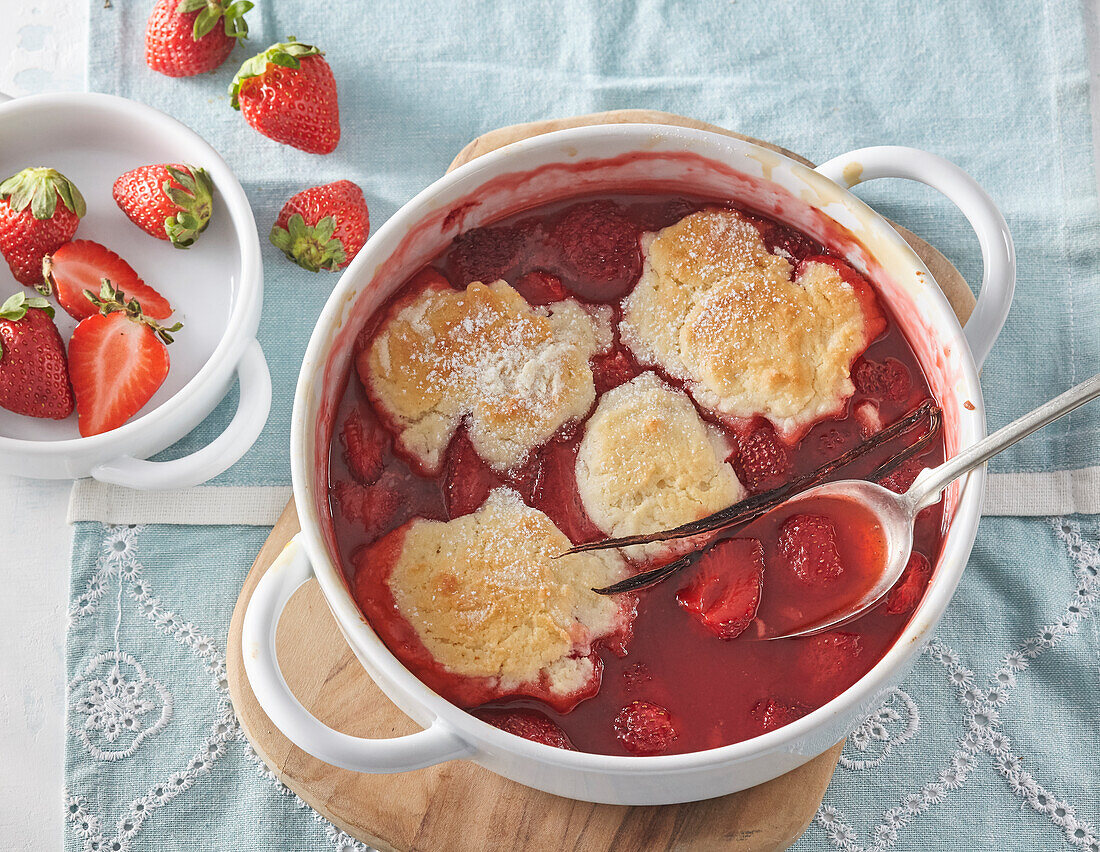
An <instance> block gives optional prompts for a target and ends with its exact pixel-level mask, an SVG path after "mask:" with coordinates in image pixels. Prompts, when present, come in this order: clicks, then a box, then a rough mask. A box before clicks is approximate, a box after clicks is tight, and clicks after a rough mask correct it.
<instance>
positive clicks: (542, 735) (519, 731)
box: [473, 709, 577, 751]
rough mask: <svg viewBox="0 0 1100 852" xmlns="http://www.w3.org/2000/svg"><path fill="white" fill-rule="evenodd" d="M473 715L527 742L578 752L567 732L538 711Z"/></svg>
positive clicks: (497, 711)
mask: <svg viewBox="0 0 1100 852" xmlns="http://www.w3.org/2000/svg"><path fill="white" fill-rule="evenodd" d="M473 715H475V716H477V718H479V719H481V721H483V722H488V723H489V724H490V725H492V726H493V727H494V728H500V729H501V730H502V731H507V732H508V733H510V734H515V735H516V736H517V737H523V738H524V739H525V740H531V741H532V742H536V743H542V744H543V745H548V746H554V748H564V749H566V750H568V751H576V750H577V749H576V747H575V746H574V745H573V743H571V742H570V741H569V737H567V736H566V735H565V731H563V730H562V729H561V728H559V727H558V726H557V725H555V724H554V723H553V722H552V721H550V719H549V718H548V717H547V716H546V715H544V714H542V713H540V712H538V711H537V710H528V709H521V710H492V709H487V710H475V711H474V713H473Z"/></svg>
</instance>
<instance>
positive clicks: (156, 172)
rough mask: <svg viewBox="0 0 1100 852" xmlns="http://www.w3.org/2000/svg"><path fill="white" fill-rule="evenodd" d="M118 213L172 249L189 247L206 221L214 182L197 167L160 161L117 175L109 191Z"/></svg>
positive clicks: (208, 217) (208, 220) (212, 210)
mask: <svg viewBox="0 0 1100 852" xmlns="http://www.w3.org/2000/svg"><path fill="white" fill-rule="evenodd" d="M112 194H113V195H114V197H115V204H117V205H118V206H119V207H120V208H121V209H122V212H123V213H125V214H126V215H127V216H129V217H130V221H131V222H133V223H134V224H135V225H137V226H138V227H139V228H141V230H143V231H145V233H147V234H149V235H150V236H154V237H156V238H157V239H158V240H171V241H172V245H174V246H175V247H176V248H181V249H183V248H190V247H191V246H192V245H193V244H194V242H195V240H197V239H198V237H199V234H201V233H202V232H203V231H205V230H206V226H207V225H209V224H210V215H211V213H213V212H214V183H213V181H211V180H210V175H208V174H207V173H206V171H205V170H204V169H200V168H198V166H188V165H184V164H183V163H175V164H172V163H162V164H159V165H152V166H140V167H138V168H136V169H133V170H132V171H128V172H126V174H124V175H121V176H119V178H118V180H116V181H115V186H114V189H113V191H112Z"/></svg>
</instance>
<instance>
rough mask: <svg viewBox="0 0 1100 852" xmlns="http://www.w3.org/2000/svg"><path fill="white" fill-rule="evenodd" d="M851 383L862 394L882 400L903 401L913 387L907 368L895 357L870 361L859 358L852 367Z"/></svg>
mask: <svg viewBox="0 0 1100 852" xmlns="http://www.w3.org/2000/svg"><path fill="white" fill-rule="evenodd" d="M852 383H853V384H854V385H855V386H856V390H858V391H859V392H860V393H862V394H866V395H867V396H869V397H871V398H872V399H878V400H882V401H886V400H890V401H893V402H904V401H905V400H906V399H908V398H909V392H910V390H912V387H913V377H912V375H911V374H910V373H909V368H908V367H906V366H905V365H904V364H903V363H901V361H898V360H897V359H896V358H887V359H886V360H885V361H871V360H868V359H866V358H860V359H859V361H857V362H856V365H855V366H854V367H853V368H852Z"/></svg>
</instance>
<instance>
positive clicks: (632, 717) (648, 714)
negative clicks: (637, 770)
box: [615, 701, 677, 754]
mask: <svg viewBox="0 0 1100 852" xmlns="http://www.w3.org/2000/svg"><path fill="white" fill-rule="evenodd" d="M615 736H616V737H618V739H619V742H621V743H622V744H623V747H624V748H625V749H626V750H627V751H629V752H630V753H631V754H659V753H660V752H662V751H665V750H666V749H667V748H668V747H669V746H670V745H672V743H673V741H674V740H675V739H676V737H677V733H676V728H675V727H674V726H673V724H672V714H671V713H669V712H668V710H666V709H665V708H664V707H661V706H660V705H659V704H651V703H650V702H648V701H632V702H631V703H630V704H628V705H626V707H624V708H623V709H622V710H620V711H619V714H618V715H617V716H616V717H615Z"/></svg>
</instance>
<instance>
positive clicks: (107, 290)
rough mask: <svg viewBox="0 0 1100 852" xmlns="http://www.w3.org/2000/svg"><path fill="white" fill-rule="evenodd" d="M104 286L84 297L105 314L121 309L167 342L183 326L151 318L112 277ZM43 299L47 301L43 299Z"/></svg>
mask: <svg viewBox="0 0 1100 852" xmlns="http://www.w3.org/2000/svg"><path fill="white" fill-rule="evenodd" d="M102 282H103V283H102V286H100V288H99V295H98V296H96V294H95V293H93V292H92V291H91V290H85V291H84V297H85V298H86V299H88V301H90V302H91V303H92V304H93V305H95V306H96V307H97V308H99V312H100V313H101V314H102V315H103V316H107V315H108V314H113V313H117V312H119V311H121V312H123V313H125V314H126V318H127V319H129V320H132V321H133V322H136V323H138V324H139V325H147V326H149V328H151V329H152V330H153V332H154V333H155V334H156V335H157V337H159V338H160V339H161V340H163V341H164V342H165V343H171V342H172V341H173V340H175V338H174V337H172V333H173V332H176V331H179V330H180V329H181V328H183V323H182V322H177V323H175V324H174V325H170V326H163V325H161V324H160V323H159V322H157V321H156V320H155V319H150V318H149V317H147V316H145V314H143V313H142V311H141V304H140V303H139V302H138V300H137V299H127V298H126V294H125V293H123V292H122V291H121V290H118V289H116V288H115V286H114V285H113V284H112V283H111V282H110V279H107V278H104V279H102ZM43 301H45V300H44V299H43Z"/></svg>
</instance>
